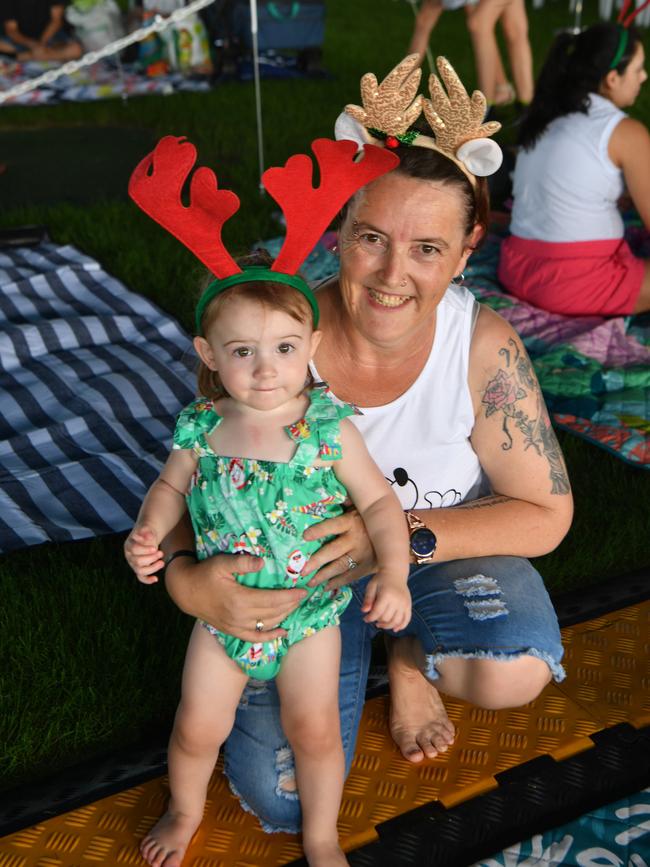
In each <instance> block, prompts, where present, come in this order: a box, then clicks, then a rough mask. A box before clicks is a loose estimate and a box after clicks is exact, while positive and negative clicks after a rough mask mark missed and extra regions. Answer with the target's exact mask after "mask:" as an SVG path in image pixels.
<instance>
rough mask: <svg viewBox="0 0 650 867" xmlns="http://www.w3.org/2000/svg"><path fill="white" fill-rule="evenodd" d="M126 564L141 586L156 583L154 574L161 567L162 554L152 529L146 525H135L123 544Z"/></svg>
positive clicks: (162, 563)
mask: <svg viewBox="0 0 650 867" xmlns="http://www.w3.org/2000/svg"><path fill="white" fill-rule="evenodd" d="M124 556H125V557H126V562H127V563H128V564H129V566H130V567H131V569H133V571H134V572H135V574H136V577H137V579H138V581H142V583H143V584H155V583H156V581H158V578H157V576H156V574H155V573H156V572H159V571H160V570H161V569H162V567H163V565H164V562H163V552H162V551H161V550H160V547H159V545H158V540H157V538H156V534H155V533H154V531H153V529H152V528H151V527H149V526H147V525H146V524H136V525H135V527H134V528H133V529H132V530H131V532H130V533H129V535H128V536H127V538H126V542H125V543H124Z"/></svg>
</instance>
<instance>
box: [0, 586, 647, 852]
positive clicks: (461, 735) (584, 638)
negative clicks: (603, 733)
mask: <svg viewBox="0 0 650 867" xmlns="http://www.w3.org/2000/svg"><path fill="white" fill-rule="evenodd" d="M649 626H650V601H648V602H645V603H642V604H639V605H634V606H631V607H629V608H626V609H621V610H619V611H615V612H613V613H612V614H610V615H607V616H603V617H599V618H597V619H596V620H592V621H587V622H585V623H582V624H579V625H577V626H574V627H569V628H567V629H565V630H563V636H564V639H565V646H566V650H567V654H566V657H567V658H566V663H567V673H568V677H567V679H566V681H564V682H563V683H562V684H560V685H556V684H551V685H549V686H548V687H547V688H546V689H545V690H544V692H543V693H542V694H541V696H540V697H539V698H538V699H537V700H536V701H534V702H532V703H531V704H529V705H526V706H525V707H523V708H517V709H515V710H502V711H486V710H480V709H478V708H475V707H472V706H471V705H468V704H466V703H464V702H460V701H457V700H447V701H446V706H447V710H448V713H449V716H450V718H451V719H452V721H453V722H454V724H455V725H456V727H457V730H458V736H457V741H456V744H455V745H454V747H453V749H451V750H450V751H449V752H447V753H445V754H444V755H442V756H440V757H438V758H436V759H435V760H432V761H428V762H425V763H422V764H419V765H412V764H409V763H408V762H406V761H404V760H403V759H402V758H401V757H400V755H399V753H398V751H397V749H396V747H395V746H394V744H393V742H392V740H391V738H390V735H389V732H388V726H387V719H388V699H387V697H386V696H380V697H378V698H374V699H371V700H370V701H368V702H366V706H365V709H364V713H363V718H362V722H361V726H360V730H359V739H358V745H357V752H356V756H355V760H354V762H353V766H352V770H351V772H350V776H349V778H348V781H347V783H346V787H345V791H344V795H343V803H342V806H341V812H340V817H339V829H340V834H341V839H342V842H343V846H344V848H345V849H346V850H347V851H351V850H355V849H357V848H358V847H361V846H364V845H366V844H372V843H373V842H374V841H376V840H377V834H376V831H375V828H376V826H378V825H382V824H383V823H386V822H389V823H390V820H393V819H395V818H396V817H399V816H400V815H402V814H405V813H407V812H409V811H411V810H414V809H416V808H422V807H423V806H424V805H427V804H431V803H432V802H438V803H439V804H440V805H441V808H443V807H444V808H446V809H451V808H453V807H454V806H455V805H458V804H462V803H463V802H467V801H468V799H472V798H475V797H476V796H480V795H482V794H484V793H488V792H490V790H493V789H495V788H496V787H497V786H498V785H499V784H498V782H497V780H496V779H495V777H496V776H497V775H499V776H500V777H501V776H503V775H504V772H506V771H508V769H511V768H515V767H516V766H520V765H522V764H524V763H527V762H531V761H533V760H535V759H539V758H540V757H541V756H546V757H552V759H555V760H556V761H557V762H560V761H561V760H563V759H567V758H568V757H570V756H575V755H577V754H579V753H581V752H583V751H584V750H588V749H590V748H591V747H592V746H593V743H594V742H593V740H592V739H591V737H590V735H592V734H594V733H595V732H598V731H599V730H601V729H603V728H604V727H607V726H612V725H616V724H617V723H620V722H629V723H631V724H632V725H634V726H638V727H641V726H643V725H644V724H645V723H647V722H648V721H650V712H649V707H648V681H649V677H648V668H647V664H648V663H647V660H648V656H649V654H648V650H649V645H650V631H649V629H648V627H649ZM549 760H551V759H549ZM533 765H534V762H533ZM166 798H167V787H166V779H165V778H164V777H160V778H158V779H155V780H152V781H150V782H145V783H143V784H141V785H138V786H135V787H133V788H130V789H125V790H124V791H122V792H119V793H118V794H115V795H112V796H110V797H107V798H104V799H102V800H99V801H95V802H94V803H89V804H87V805H86V806H83V807H80V808H78V809H75V810H72V811H71V812H68V813H64V814H63V815H60V816H57V817H55V818H52V819H48V820H47V821H44V822H42V823H39V824H37V825H34V826H32V827H30V828H25V829H23V830H21V831H18V832H16V833H13V834H10V835H8V836H6V837H4V838H2V839H0V867H82V865H92V864H93V863H94V864H110V865H133V867H136V865H144V861H143V860H142V859H141V858H140V856H139V854H138V842H139V840H141V839H142V837H143V835H144V834H145V833H146V831H147V830H148V829H149V828H150V827H151V826H152V825H153V824H154V822H155V821H156V819H157V817H158V816H159V815H160V814H161V813H162V812H163V810H164V807H165V802H166ZM370 848H372V846H371V847H370ZM359 854H360V853H359ZM300 855H301V849H300V845H299V843H298V839H297V838H296V837H294V836H291V835H289V834H273V835H268V834H265V833H264V832H263V831H262V830H261V829H260V827H259V825H258V824H257V822H256V820H255V819H254V818H253V817H252V816H251V815H250V814H248V813H245V812H244V811H243V810H241V808H240V807H239V804H238V802H237V800H236V799H235V798H234V797H233V796H232V795H231V794H230V792H229V790H228V786H227V783H226V781H225V778H224V777H223V775H222V773H221V764H219V765H218V766H217V769H216V771H215V774H214V776H213V778H212V782H211V785H210V789H209V793H208V803H207V805H206V814H205V819H204V822H203V824H202V825H201V827H200V828H199V830H198V832H197V834H196V837H195V839H194V841H193V843H192V845H191V847H190V849H189V850H188V853H187V855H186V858H185V861H184V867H267V865H269V867H271V865H282V864H287V863H289V862H291V861H293V860H295V859H297V858H299V857H300Z"/></svg>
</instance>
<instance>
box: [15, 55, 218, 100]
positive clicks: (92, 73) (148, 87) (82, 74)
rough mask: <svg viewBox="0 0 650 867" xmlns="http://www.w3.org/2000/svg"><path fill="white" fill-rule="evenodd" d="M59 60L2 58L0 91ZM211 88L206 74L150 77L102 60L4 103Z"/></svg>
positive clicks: (133, 67) (30, 76)
mask: <svg viewBox="0 0 650 867" xmlns="http://www.w3.org/2000/svg"><path fill="white" fill-rule="evenodd" d="M58 66H59V64H57V63H41V62H35V61H30V62H27V63H19V62H17V61H15V60H9V59H6V58H5V59H2V60H0V91H6V90H9V89H10V88H12V87H15V86H16V85H17V84H22V83H23V82H24V81H29V80H30V79H32V78H37V77H38V76H39V75H42V74H43V73H44V72H47V71H48V70H50V69H57V68H58ZM197 90H200V91H204V90H210V83H209V82H208V81H207V80H206V79H205V77H200V76H199V77H194V78H193V77H192V76H186V75H182V74H181V73H180V72H172V73H169V74H167V75H157V76H155V77H153V78H152V77H150V76H147V75H146V74H145V73H143V72H142V71H141V70H139V69H137V68H136V67H135V66H133V65H126V64H121V65H119V66H117V65H115V64H114V63H110V62H108V61H100V62H98V63H95V64H94V65H93V66H89V67H86V68H84V69H80V70H79V71H78V72H75V73H73V74H72V75H63V76H61V77H60V78H57V79H56V81H54V82H52V83H51V84H44V85H42V86H41V87H38V88H36V89H35V90H30V91H29V93H25V94H23V95H22V96H18V97H15V98H14V99H11V100H8V101H7V102H6V103H3V105H46V104H47V105H51V104H54V103H58V102H89V101H92V100H97V99H114V98H115V97H118V96H119V97H123V98H126V97H130V96H146V95H149V94H152V93H159V94H162V95H167V94H170V93H176V92H180V91H197Z"/></svg>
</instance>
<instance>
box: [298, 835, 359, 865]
mask: <svg viewBox="0 0 650 867" xmlns="http://www.w3.org/2000/svg"><path fill="white" fill-rule="evenodd" d="M303 849H304V850H305V857H306V858H307V863H308V864H309V867H349V865H350V862H349V861H348V859H347V858H346V857H345V854H344V853H343V850H342V849H341V847H340V846H339V844H338V843H337V842H336V840H334V841H333V842H332V843H312V844H311V845H310V844H308V843H303Z"/></svg>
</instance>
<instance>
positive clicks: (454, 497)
mask: <svg viewBox="0 0 650 867" xmlns="http://www.w3.org/2000/svg"><path fill="white" fill-rule="evenodd" d="M477 312H478V304H477V302H476V301H475V300H474V297H473V296H472V294H471V292H469V291H468V290H467V289H465V288H464V287H462V286H454V285H451V286H449V288H448V289H447V291H446V292H445V294H444V295H443V297H442V300H441V301H440V304H439V305H438V308H437V319H436V333H435V338H434V341H433V346H432V347H431V352H430V354H429V358H428V359H427V362H426V364H425V366H424V368H423V370H422V372H421V373H420V375H419V376H418V378H417V379H416V381H415V382H414V383H413V385H412V386H411V387H410V388H409V389H408V391H406V392H404V394H402V395H400V396H399V397H398V398H397V399H396V400H394V401H392V402H391V403H388V404H386V405H384V406H372V407H364V406H362V405H360V406H359V409H360V410H361V412H362V415H357V416H351V417H350V420H351V421H352V422H353V423H354V424H355V425H356V427H357V428H358V429H359V431H360V432H361V433H362V434H363V438H364V440H365V442H366V445H367V446H368V450H369V452H370V454H371V455H372V457H373V458H374V460H375V462H376V463H377V464H378V466H379V468H380V469H381V471H382V473H383V474H384V476H386V478H387V479H388V481H389V482H390V483H391V485H392V486H393V490H394V491H395V493H396V494H397V496H398V497H399V500H400V502H401V504H402V506H403V508H405V509H416V508H417V509H432V508H433V509H435V508H439V507H441V506H454V505H456V504H457V503H461V502H462V501H463V500H467V499H470V500H471V499H474V498H476V497H477V496H480V495H482V493H483V489H484V488H485V486H484V485H483V484H482V483H483V473H482V471H481V466H480V464H479V461H478V457H477V456H476V452H475V451H474V449H473V448H472V446H471V443H470V441H469V437H470V434H471V433H472V428H473V427H474V409H473V406H472V399H471V395H470V390H469V383H468V368H469V348H470V343H471V339H472V332H473V326H474V321H475V318H476V313H477ZM311 369H312V373H313V375H314V377H315V378H316V379H317V380H318V379H319V376H318V371H317V370H316V368H315V367H314V366H313V364H312V368H311Z"/></svg>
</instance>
